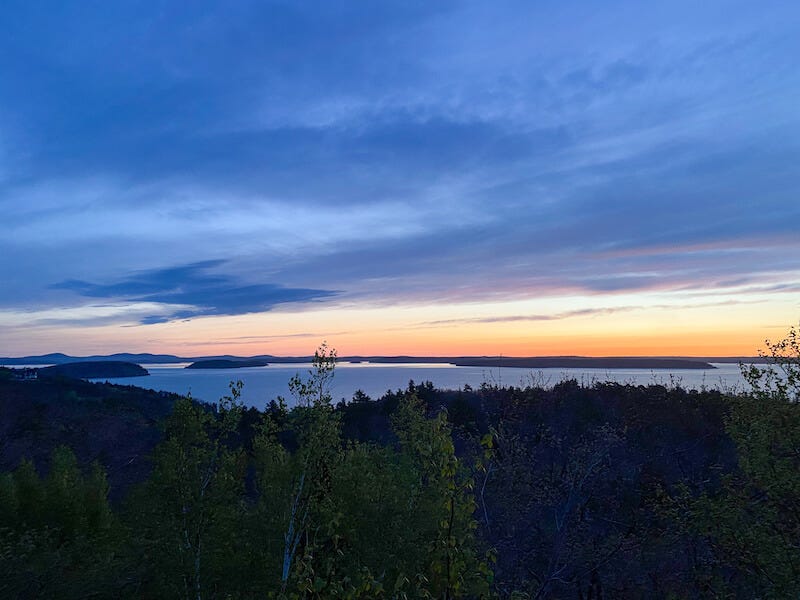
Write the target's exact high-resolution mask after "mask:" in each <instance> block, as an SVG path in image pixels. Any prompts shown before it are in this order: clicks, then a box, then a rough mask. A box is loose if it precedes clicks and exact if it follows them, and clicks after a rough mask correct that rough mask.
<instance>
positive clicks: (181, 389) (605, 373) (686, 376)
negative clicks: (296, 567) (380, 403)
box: [103, 362, 745, 408]
mask: <svg viewBox="0 0 800 600" xmlns="http://www.w3.org/2000/svg"><path fill="white" fill-rule="evenodd" d="M142 366H144V367H145V368H146V369H147V370H148V371H149V372H150V375H149V376H146V377H126V378H119V379H108V380H107V381H110V382H112V383H119V384H123V385H135V386H139V387H143V388H148V389H154V390H158V391H166V392H174V393H178V394H191V395H192V396H193V397H194V398H197V399H199V400H203V401H206V402H216V401H217V400H219V398H220V397H222V396H224V395H226V394H228V393H229V384H230V382H232V381H236V380H241V381H242V383H243V384H244V388H243V390H242V401H243V402H244V403H245V404H246V405H248V406H254V407H256V408H264V406H266V404H267V403H269V401H270V400H273V399H275V398H276V397H277V396H283V397H284V398H286V400H287V403H288V405H289V406H293V405H294V404H295V403H296V402H295V399H294V398H292V397H291V394H290V393H289V386H288V382H289V379H290V378H291V377H292V376H293V375H295V373H299V374H300V376H301V377H303V376H305V375H307V373H308V371H309V369H311V364H303V363H293V364H271V365H268V366H266V367H245V368H242V369H186V368H184V367H185V366H186V365H185V364H171V365H147V364H145V365H142ZM714 366H715V367H716V368H715V369H712V370H707V371H705V370H695V369H677V370H674V371H666V370H652V371H651V370H647V369H559V368H553V369H533V370H532V369H520V368H507V367H504V368H501V369H497V368H493V369H487V368H483V367H457V366H454V365H446V364H440V363H436V364H427V363H424V364H420V363H411V364H409V363H405V364H383V363H381V364H377V363H365V362H361V363H347V362H340V363H337V365H336V371H335V376H334V378H333V381H332V385H331V393H332V396H333V399H334V401H339V400H341V399H346V400H349V399H350V398H352V396H353V393H354V392H355V391H356V390H358V389H360V390H362V391H363V392H365V393H366V394H368V395H369V396H371V397H372V398H379V397H380V396H382V395H383V394H384V393H385V392H386V391H387V390H393V391H394V390H397V389H405V388H406V387H407V386H408V383H409V381H410V380H413V381H414V382H415V383H423V382H426V381H430V382H431V383H433V385H434V386H435V387H437V388H441V389H463V387H464V386H465V385H469V386H471V387H473V388H478V387H480V386H481V385H482V384H484V383H485V384H488V385H501V386H503V385H506V386H508V385H513V386H521V387H525V386H527V385H534V386H536V385H538V386H541V387H551V386H553V385H555V384H557V383H559V382H561V381H564V380H566V379H576V380H577V381H578V382H579V383H580V384H582V385H592V384H594V383H595V382H604V381H613V382H617V383H623V384H624V383H630V384H633V385H649V384H659V385H665V386H668V387H675V386H681V387H683V388H686V389H698V390H699V389H703V388H705V389H719V390H721V391H734V392H735V391H741V390H743V389H745V382H744V380H743V379H742V376H741V374H740V372H739V366H738V365H737V364H727V363H716V364H714ZM103 381H106V379H103Z"/></svg>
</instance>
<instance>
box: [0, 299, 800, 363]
mask: <svg viewBox="0 0 800 600" xmlns="http://www.w3.org/2000/svg"><path fill="white" fill-rule="evenodd" d="M70 310H71V311H72V312H69V313H65V312H63V311H62V312H61V313H59V312H58V311H56V312H54V311H52V310H51V311H47V312H46V314H38V313H36V312H29V313H27V316H28V318H27V319H26V321H27V323H28V325H24V324H23V325H22V326H19V327H6V334H5V335H4V336H3V340H2V342H1V343H2V347H0V355H6V356H9V355H11V356H22V355H32V354H40V353H47V352H65V353H67V354H72V355H86V354H110V353H114V352H152V353H168V354H177V355H182V356H201V355H211V354H235V355H243V356H244V355H256V354H273V355H308V354H311V353H312V352H313V351H314V349H315V348H316V347H317V346H318V345H319V344H320V343H321V342H322V341H327V343H328V344H329V345H330V346H331V347H333V348H336V349H337V351H338V352H339V354H340V355H342V356H344V355H398V354H408V355H420V356H424V355H429V356H452V355H500V354H502V355H505V356H547V355H550V356H552V355H587V356H621V355H647V356H676V355H680V356H740V355H755V354H756V353H757V352H758V350H759V349H762V348H763V344H764V340H765V339H772V340H777V339H781V338H782V337H783V336H784V335H785V333H786V332H787V331H788V329H789V327H791V326H793V325H796V324H797V323H798V320H800V293H793V292H789V293H780V294H774V293H773V294H748V295H745V296H742V297H741V298H740V297H736V296H733V295H731V294H730V293H725V294H718V295H713V294H705V295H703V296H691V295H687V294H677V293H674V292H673V293H663V292H661V293H659V292H652V293H637V294H615V295H602V296H599V295H598V296H563V297H548V298H541V299H531V300H515V301H508V302H489V303H486V302H484V303H464V304H453V303H449V302H448V303H446V304H444V303H443V304H436V303H429V304H425V305H395V306H391V305H389V306H371V307H360V306H358V305H354V304H350V305H348V304H344V303H341V304H338V305H331V304H317V305H308V306H307V307H306V310H302V311H296V310H295V311H288V310H274V311H270V312H265V313H260V314H251V315H238V316H214V317H199V318H194V319H191V320H186V321H173V322H168V323H161V324H153V325H138V324H136V323H135V322H132V323H129V324H126V325H122V326H121V325H119V324H118V323H114V324H105V325H103V324H101V325H92V326H85V327H77V326H76V325H78V324H79V323H80V318H81V311H77V312H76V311H75V309H70ZM86 310H87V312H89V313H91V314H92V315H95V317H96V315H97V311H98V307H97V306H94V307H88V308H87V309H86ZM105 310H107V311H108V312H109V316H110V318H111V317H113V318H118V315H116V314H115V308H114V307H113V306H107V307H105ZM126 310H130V307H127V308H126ZM4 319H5V320H4ZM71 320H72V321H74V324H71ZM12 322H16V323H20V321H19V315H8V314H5V316H4V315H3V314H0V325H2V324H6V325H9V324H10V323H12ZM53 323H56V324H53Z"/></svg>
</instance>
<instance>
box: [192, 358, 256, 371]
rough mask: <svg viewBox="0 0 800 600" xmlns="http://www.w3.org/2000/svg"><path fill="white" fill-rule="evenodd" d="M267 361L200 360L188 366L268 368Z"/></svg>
mask: <svg viewBox="0 0 800 600" xmlns="http://www.w3.org/2000/svg"><path fill="white" fill-rule="evenodd" d="M268 364H269V363H268V362H267V361H265V360H225V359H214V360H198V361H197V362H193V363H192V364H190V365H188V366H187V367H185V368H187V369H243V368H245V367H266V366H267V365H268Z"/></svg>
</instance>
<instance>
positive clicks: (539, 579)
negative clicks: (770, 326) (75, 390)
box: [0, 329, 800, 599]
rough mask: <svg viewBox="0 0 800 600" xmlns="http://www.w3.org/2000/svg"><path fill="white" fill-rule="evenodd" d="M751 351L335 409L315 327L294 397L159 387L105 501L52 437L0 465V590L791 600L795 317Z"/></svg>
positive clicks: (362, 400) (429, 390)
mask: <svg viewBox="0 0 800 600" xmlns="http://www.w3.org/2000/svg"><path fill="white" fill-rule="evenodd" d="M768 352H769V356H770V358H771V362H769V363H768V364H767V366H766V367H749V368H747V369H746V370H745V371H744V373H745V375H746V377H747V378H748V381H749V382H750V384H751V387H752V391H751V392H750V393H749V394H741V395H737V396H727V397H726V396H723V395H722V394H720V393H718V392H702V393H694V392H686V391H684V390H681V389H680V388H671V389H670V388H666V387H664V386H649V387H642V386H639V387H635V386H619V385H616V384H596V385H594V386H593V387H591V388H586V387H582V386H579V385H578V384H577V382H569V381H568V382H563V383H562V384H559V385H557V386H555V388H553V389H552V390H542V389H541V388H526V389H519V388H502V389H500V388H497V387H493V386H484V387H482V388H481V389H480V390H471V389H465V390H463V391H451V392H442V391H438V390H435V389H434V388H433V387H432V386H431V385H421V386H414V385H412V384H410V385H409V388H408V390H406V391H403V392H400V391H398V392H397V393H389V394H387V395H386V396H385V397H384V398H382V399H381V400H380V401H377V402H373V401H370V399H369V398H368V397H366V396H365V395H364V394H363V393H362V394H357V395H356V396H355V397H354V401H353V403H352V404H350V405H348V406H344V405H338V406H333V405H332V402H331V397H330V394H329V391H328V384H329V382H330V378H331V377H332V375H333V367H334V361H335V353H333V352H329V351H328V350H327V348H325V347H324V346H323V347H322V348H321V349H320V350H319V351H318V352H317V354H316V357H315V365H314V369H313V370H311V371H310V372H309V374H308V377H306V378H305V379H301V378H300V377H296V378H294V379H293V380H292V381H291V383H290V388H291V390H292V392H293V394H294V395H295V400H296V402H297V407H296V408H294V409H293V410H291V411H289V410H287V408H286V404H285V403H284V402H283V401H282V400H280V399H278V401H275V402H272V403H271V404H270V405H269V406H268V407H267V409H266V410H265V411H256V410H254V409H247V410H246V409H244V407H243V406H242V405H241V403H240V402H239V392H240V386H239V385H234V386H232V388H231V394H230V396H228V397H226V398H223V399H222V401H221V402H220V403H219V405H217V406H215V407H213V408H210V407H208V406H204V405H201V404H198V403H196V402H193V401H192V400H191V399H190V398H183V399H180V400H178V401H176V402H175V403H174V406H173V411H172V413H171V415H170V416H169V417H168V418H166V419H165V420H164V422H163V434H162V436H161V441H160V442H159V443H158V445H157V446H156V447H155V449H154V451H153V454H152V469H151V471H150V475H149V477H148V478H147V479H146V481H144V482H142V483H141V484H140V485H139V486H138V487H137V488H136V489H135V490H134V491H133V492H131V493H129V494H127V496H126V498H125V500H124V502H122V503H121V504H118V505H114V507H113V510H112V507H111V506H110V505H109V502H108V491H109V486H108V482H107V480H106V476H105V474H104V472H103V469H102V468H101V467H100V465H99V464H95V465H93V466H91V467H90V468H89V469H88V470H84V469H81V468H79V466H78V461H77V459H76V458H75V456H74V454H73V453H72V451H71V450H70V449H69V448H66V447H58V448H56V450H55V451H54V452H53V454H52V457H51V460H50V464H49V466H48V468H47V469H44V472H45V474H44V475H41V474H40V473H41V472H42V469H41V467H42V465H37V466H38V467H40V469H39V470H38V471H37V469H36V468H34V464H33V463H31V462H30V461H23V462H22V463H21V464H20V465H19V467H18V468H17V469H15V470H14V471H13V472H7V473H2V474H0V596H2V597H10V598H14V597H17V598H84V597H131V598H134V597H135V598H148V597H151V598H161V597H175V598H198V599H199V598H256V597H258V598H269V597H272V598H444V599H449V598H459V597H471V598H477V597H490V596H499V597H513V598H561V597H577V598H594V599H597V598H600V597H619V598H627V597H630V598H639V597H653V598H668V597H691V598H703V597H709V596H713V597H731V598H734V597H735V598H751V597H761V598H785V597H792V594H793V593H795V591H796V584H795V582H796V581H798V580H799V579H800V555H799V551H798V544H797V540H798V539H800V518H798V515H800V506H798V498H800V455H798V451H797V449H798V448H800V414H799V413H798V403H797V401H798V396H799V395H800V348H799V347H798V334H797V332H796V330H794V329H793V330H792V331H791V332H790V335H789V337H788V338H787V339H786V340H784V341H782V342H779V343H777V344H774V345H768ZM445 407H446V408H445ZM112 474H113V473H112Z"/></svg>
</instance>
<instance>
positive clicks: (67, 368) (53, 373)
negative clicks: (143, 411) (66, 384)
mask: <svg viewBox="0 0 800 600" xmlns="http://www.w3.org/2000/svg"><path fill="white" fill-rule="evenodd" d="M149 374H150V373H148V372H147V369H145V368H143V367H141V366H139V365H137V364H134V363H130V362H124V361H82V362H72V363H64V364H60V365H53V366H52V367H43V368H41V369H39V377H40V378H41V377H44V378H47V377H58V376H62V377H74V378H75V379H102V378H104V377H109V378H111V377H142V376H144V375H149Z"/></svg>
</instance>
